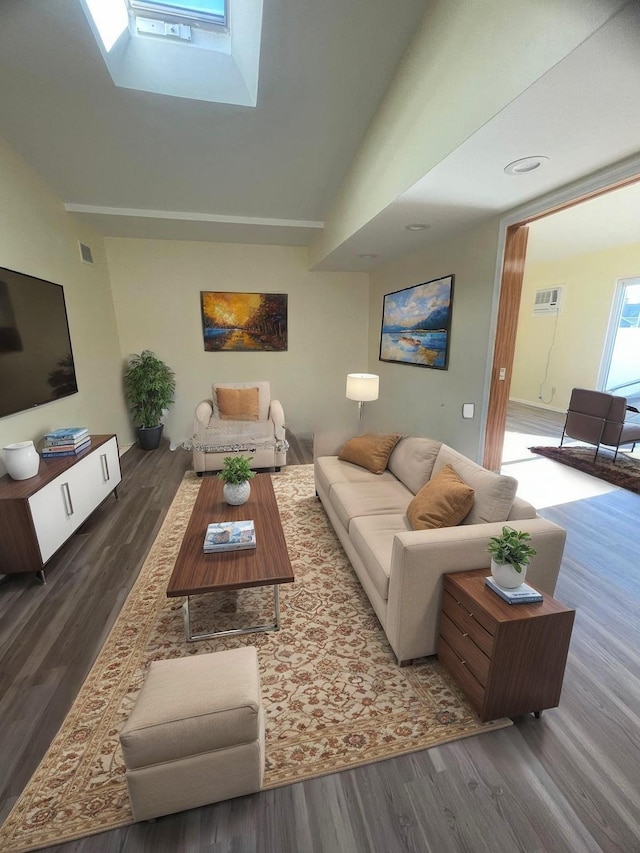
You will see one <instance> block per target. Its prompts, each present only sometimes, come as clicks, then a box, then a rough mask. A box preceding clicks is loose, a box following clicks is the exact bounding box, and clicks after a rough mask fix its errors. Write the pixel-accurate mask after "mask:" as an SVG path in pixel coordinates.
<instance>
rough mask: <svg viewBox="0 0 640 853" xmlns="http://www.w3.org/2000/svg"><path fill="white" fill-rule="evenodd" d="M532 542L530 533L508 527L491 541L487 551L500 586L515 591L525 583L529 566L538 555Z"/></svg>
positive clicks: (494, 575) (493, 573) (492, 571)
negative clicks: (515, 588)
mask: <svg viewBox="0 0 640 853" xmlns="http://www.w3.org/2000/svg"><path fill="white" fill-rule="evenodd" d="M530 541H531V534H530V533H527V532H526V531H524V530H514V529H513V528H512V527H507V526H505V527H503V528H502V533H501V534H500V535H499V536H492V537H491V538H490V539H489V545H488V547H487V551H488V552H489V553H490V554H491V574H492V575H493V579H494V580H495V582H496V583H497V584H498V586H501V587H504V588H505V589H513V588H514V587H516V586H520V584H521V583H524V578H525V575H526V572H527V566H528V565H529V562H530V561H531V558H532V557H534V556H535V553H536V552H535V550H534V549H533V548H532V547H531V545H530V544H529V543H530Z"/></svg>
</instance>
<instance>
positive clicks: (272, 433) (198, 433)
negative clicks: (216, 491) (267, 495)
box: [192, 382, 289, 476]
mask: <svg viewBox="0 0 640 853" xmlns="http://www.w3.org/2000/svg"><path fill="white" fill-rule="evenodd" d="M211 395H212V397H211V399H210V400H202V401H201V402H200V403H198V405H197V406H196V410H195V414H194V419H193V438H192V449H193V470H194V471H195V472H196V473H197V474H198V475H199V476H202V474H204V473H205V471H220V469H221V468H222V465H223V463H224V459H225V457H226V456H234V455H236V454H237V455H242V456H250V457H251V459H252V462H251V467H252V468H254V469H258V468H275V470H276V471H279V470H280V468H281V467H282V466H283V465H286V464H287V450H288V449H289V444H288V442H287V440H286V435H285V423H284V410H283V408H282V404H281V403H280V401H279V400H272V399H271V387H270V384H269V382H218V383H215V384H214V385H213V386H212V389H211Z"/></svg>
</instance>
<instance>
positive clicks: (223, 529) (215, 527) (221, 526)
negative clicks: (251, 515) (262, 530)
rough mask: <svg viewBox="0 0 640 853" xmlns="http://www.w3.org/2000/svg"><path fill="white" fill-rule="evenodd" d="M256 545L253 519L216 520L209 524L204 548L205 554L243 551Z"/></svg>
mask: <svg viewBox="0 0 640 853" xmlns="http://www.w3.org/2000/svg"><path fill="white" fill-rule="evenodd" d="M255 547H256V531H255V528H254V525H253V521H251V520H248V521H215V522H212V523H211V524H208V525H207V532H206V535H205V537H204V546H203V550H204V552H205V554H215V553H218V552H220V551H241V550H245V549H248V548H255Z"/></svg>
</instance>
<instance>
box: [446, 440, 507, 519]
mask: <svg viewBox="0 0 640 853" xmlns="http://www.w3.org/2000/svg"><path fill="white" fill-rule="evenodd" d="M445 465H451V467H452V468H453V470H454V471H455V472H456V474H457V475H458V476H459V477H460V479H461V480H464V482H465V483H466V484H467V485H468V486H471V488H472V489H473V490H474V492H475V494H474V498H473V506H472V507H471V510H470V512H469V514H468V515H467V516H466V518H465V519H464V520H463V522H462V523H463V524H484V523H489V522H492V521H506V520H507V517H508V516H509V512H510V510H511V505H512V504H513V500H514V498H515V495H516V489H517V488H518V481H517V480H516V479H515V478H514V477H507V476H505V475H504V474H495V473H494V472H493V471H489V470H487V469H486V468H482V466H480V465H478V464H477V463H476V462H472V461H471V459H467V457H466V456H463V455H462V454H461V453H458V452H457V451H456V450H453V448H451V447H448V446H447V445H446V444H443V445H442V447H441V448H440V450H439V452H438V457H437V459H436V461H435V465H434V466H433V474H432V476H435V475H436V474H437V473H438V472H439V471H441V470H442V469H443V468H444V466H445Z"/></svg>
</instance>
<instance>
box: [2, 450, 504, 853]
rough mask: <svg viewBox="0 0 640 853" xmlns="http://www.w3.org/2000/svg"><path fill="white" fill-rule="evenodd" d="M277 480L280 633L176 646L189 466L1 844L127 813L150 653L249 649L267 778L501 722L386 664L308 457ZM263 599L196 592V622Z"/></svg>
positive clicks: (442, 681) (36, 842) (243, 614)
mask: <svg viewBox="0 0 640 853" xmlns="http://www.w3.org/2000/svg"><path fill="white" fill-rule="evenodd" d="M273 482H274V488H275V492H276V496H277V500H278V506H279V510H280V515H281V519H282V524H283V528H284V531H285V535H286V539H287V544H288V548H289V553H290V556H291V562H292V565H293V569H294V572H295V576H296V582H295V583H294V584H287V585H284V586H283V587H281V614H282V628H281V630H280V631H279V632H277V633H275V632H272V633H268V634H266V633H263V634H249V635H244V636H237V637H233V638H224V639H223V640H216V641H200V642H197V643H193V644H187V643H186V642H185V640H184V627H183V620H182V608H181V599H167V598H166V595H165V590H166V586H167V582H168V579H169V575H170V574H171V569H172V567H173V563H174V561H175V558H176V555H177V552H178V550H179V547H180V543H181V540H182V536H183V534H184V530H185V528H186V525H187V522H188V520H189V515H190V512H191V508H192V507H193V504H194V502H195V499H196V495H197V493H198V489H199V487H200V483H201V480H199V479H198V478H197V477H196V476H195V474H193V473H191V472H189V473H187V474H186V475H185V479H184V480H183V482H182V484H181V486H180V488H179V490H178V492H177V494H176V497H175V499H174V501H173V504H172V506H171V508H170V510H169V513H168V515H167V517H166V519H165V522H164V524H163V526H162V528H161V530H160V532H159V534H158V537H157V539H156V541H155V542H154V544H153V546H152V548H151V550H150V552H149V555H148V557H147V559H146V561H145V564H144V566H143V567H142V570H141V572H140V576H139V578H138V579H137V581H136V583H135V585H134V587H133V589H132V591H131V593H130V594H129V597H128V598H127V601H126V602H125V604H124V606H123V608H122V612H121V613H120V615H119V617H118V620H117V621H116V623H115V625H114V627H113V629H112V631H111V634H110V635H109V637H108V639H107V641H106V643H105V645H104V647H103V649H102V651H101V652H100V655H99V657H98V659H97V661H96V663H95V664H94V666H93V668H92V670H91V672H90V674H89V676H88V678H87V680H86V682H85V684H84V685H83V687H82V689H81V691H80V693H79V695H78V698H77V699H76V702H75V703H74V705H73V707H72V709H71V711H70V712H69V714H68V716H67V718H66V720H65V722H64V724H63V726H62V728H61V729H60V731H59V733H58V734H57V736H56V738H55V739H54V741H53V743H52V744H51V747H50V748H49V750H48V752H47V754H46V755H45V757H44V759H43V761H42V763H41V765H40V766H39V768H38V769H37V771H36V772H35V774H34V775H33V777H32V779H31V780H30V782H29V784H28V785H27V787H26V789H25V791H24V792H23V794H22V795H21V797H20V798H19V800H18V801H17V803H16V805H15V807H14V809H13V811H12V812H11V814H10V815H9V817H8V818H7V820H6V822H5V824H4V825H3V826H2V828H1V829H0V850H2V851H4V853H9V851H26V850H33V849H37V848H39V847H44V846H48V845H53V844H56V843H61V842H64V841H70V840H73V839H77V838H81V837H83V836H86V835H92V834H94V833H98V832H103V831H105V830H108V829H114V828H116V827H120V826H125V825H127V824H129V823H132V822H133V818H132V815H131V811H130V808H129V801H128V796H127V789H126V782H125V776H124V765H123V760H122V755H121V753H120V748H119V741H118V732H119V730H120V728H121V727H122V725H123V723H124V721H125V720H126V719H127V717H128V716H129V713H130V711H131V708H132V707H133V704H134V702H135V698H136V695H137V693H138V690H139V689H140V686H141V684H142V682H143V680H144V677H145V672H146V670H147V668H148V666H149V664H150V662H151V661H153V660H157V659H163V658H176V657H181V656H183V655H191V654H202V653H206V652H211V651H216V650H218V649H223V648H231V647H234V646H237V645H239V644H245V645H255V646H256V647H257V648H258V656H259V660H260V667H261V680H262V692H263V701H264V706H265V710H266V730H267V734H266V751H267V766H266V772H265V781H264V787H265V788H272V787H276V786H279V785H286V784H289V783H293V782H298V781H301V780H303V779H308V778H311V777H314V776H319V775H322V774H326V773H333V772H335V771H338V770H343V769H346V768H350V767H356V766H358V765H362V764H366V763H369V762H373V761H378V760H380V759H383V758H390V757H391V756H395V755H400V754H403V753H407V752H413V751H415V750H419V749H425V748H427V747H431V746H436V745H439V744H443V743H447V742H449V741H452V740H456V739H459V738H463V737H467V736H469V735H474V734H477V733H478V732H484V731H488V730H495V729H497V728H503V727H504V726H508V725H511V721H510V720H499V721H497V722H494V723H490V724H482V723H480V721H479V720H478V717H477V716H476V714H475V713H474V712H473V711H472V710H471V708H470V706H469V705H468V703H467V701H466V699H465V698H464V696H463V695H462V694H461V692H460V691H459V690H458V689H457V688H456V686H455V685H454V683H453V682H452V681H451V680H450V679H449V677H448V675H447V674H446V672H445V671H444V670H443V669H442V668H441V666H440V665H439V664H438V662H437V660H436V659H435V658H424V659H423V660H422V661H420V662H418V663H417V664H414V665H413V666H408V667H403V668H399V667H398V666H397V665H396V662H395V658H394V655H393V653H392V651H391V648H390V647H389V645H388V643H387V641H386V638H385V636H384V633H383V631H382V629H381V627H380V625H379V623H378V620H377V618H376V616H375V614H374V612H373V610H372V609H371V607H370V605H369V602H368V600H367V598H366V596H365V594H364V592H363V591H362V588H361V586H360V584H359V582H358V580H357V577H356V576H355V574H354V572H353V570H352V569H351V566H350V564H349V562H348V560H347V558H346V556H345V554H344V552H343V550H342V548H341V546H340V544H339V542H338V540H337V538H336V536H335V534H334V532H333V529H332V528H331V525H330V523H329V521H328V520H327V518H326V515H325V513H324V510H323V509H322V506H321V504H320V502H319V501H318V500H317V499H316V497H315V492H314V482H313V466H311V465H305V466H297V467H292V468H288V469H286V470H284V471H283V472H282V473H280V474H274V475H273ZM195 601H199V599H197V598H196V599H195ZM272 601H273V599H272V593H271V592H270V591H267V589H266V588H265V589H263V590H261V591H256V590H247V591H242V592H241V593H238V594H235V595H234V594H228V595H227V596H225V597H223V598H220V597H218V596H203V597H202V599H201V600H200V604H201V607H200V611H199V613H196V614H194V619H195V620H197V619H201V620H202V622H203V624H208V625H209V626H211V624H212V621H211V620H212V619H215V620H218V621H216V622H215V623H214V624H216V627H224V625H223V624H221V621H222V622H224V620H225V619H228V620H231V621H233V622H234V623H235V624H236V625H237V624H239V621H240V622H241V623H242V624H246V623H244V621H243V620H244V619H245V618H246V619H251V620H253V619H255V618H256V611H258V610H261V609H262V610H266V611H267V612H266V615H265V617H264V618H265V619H268V617H269V614H270V612H271V608H272V606H273V605H272ZM214 611H215V612H214ZM258 618H260V617H259V615H258ZM220 620H221V621H220ZM248 624H255V622H251V623H248ZM194 627H195V628H196V630H197V625H195V626H194Z"/></svg>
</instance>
